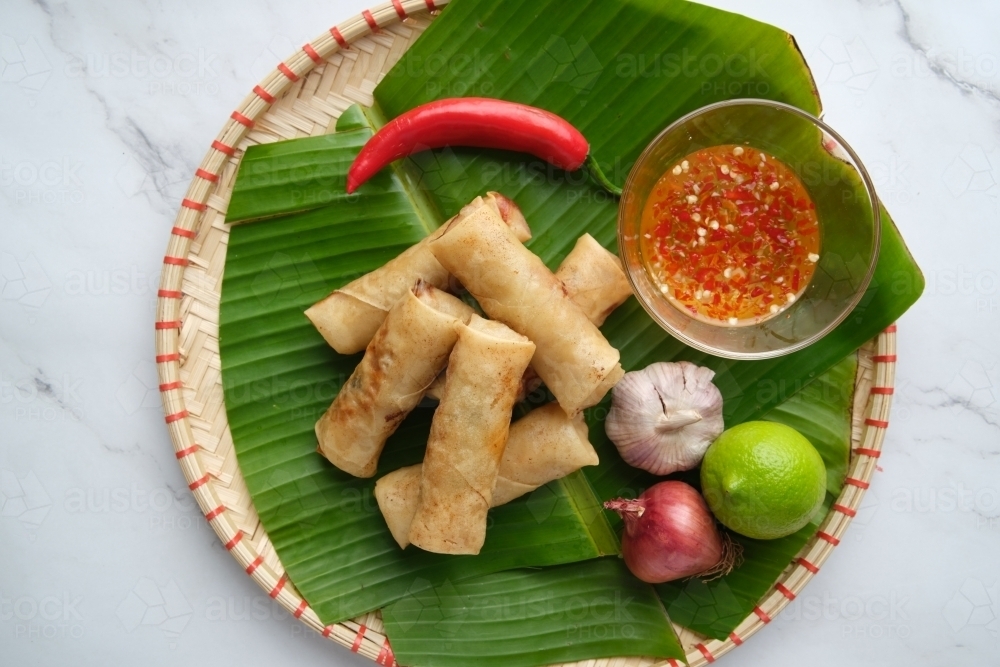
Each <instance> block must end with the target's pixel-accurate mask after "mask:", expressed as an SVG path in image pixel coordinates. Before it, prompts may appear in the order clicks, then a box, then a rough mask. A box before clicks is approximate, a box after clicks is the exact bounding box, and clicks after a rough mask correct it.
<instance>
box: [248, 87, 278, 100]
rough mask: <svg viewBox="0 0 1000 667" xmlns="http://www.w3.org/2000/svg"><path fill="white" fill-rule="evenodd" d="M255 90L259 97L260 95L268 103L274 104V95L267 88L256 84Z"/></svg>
mask: <svg viewBox="0 0 1000 667" xmlns="http://www.w3.org/2000/svg"><path fill="white" fill-rule="evenodd" d="M253 92H254V94H255V95H256V96H257V97H259V98H260V99H262V100H264V101H265V102H267V103H268V104H274V95H272V94H271V93H269V92H267V91H266V90H264V89H263V88H261V87H260V86H254V87H253Z"/></svg>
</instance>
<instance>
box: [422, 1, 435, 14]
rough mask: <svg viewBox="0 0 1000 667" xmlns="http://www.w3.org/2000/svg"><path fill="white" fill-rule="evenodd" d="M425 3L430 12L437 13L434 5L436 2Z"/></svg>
mask: <svg viewBox="0 0 1000 667" xmlns="http://www.w3.org/2000/svg"><path fill="white" fill-rule="evenodd" d="M424 3H425V4H426V5H427V11H429V12H436V11H437V7H436V6H435V5H434V0H424Z"/></svg>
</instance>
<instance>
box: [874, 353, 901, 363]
mask: <svg viewBox="0 0 1000 667" xmlns="http://www.w3.org/2000/svg"><path fill="white" fill-rule="evenodd" d="M872 361H874V362H875V363H876V364H888V363H891V362H894V361H896V355H895V354H876V355H875V356H873V357H872Z"/></svg>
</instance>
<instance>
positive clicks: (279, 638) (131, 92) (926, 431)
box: [0, 0, 1000, 667]
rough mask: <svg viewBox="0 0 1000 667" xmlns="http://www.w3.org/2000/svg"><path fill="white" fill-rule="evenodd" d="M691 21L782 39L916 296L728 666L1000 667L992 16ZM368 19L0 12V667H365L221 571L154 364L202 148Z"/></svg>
mask: <svg viewBox="0 0 1000 667" xmlns="http://www.w3.org/2000/svg"><path fill="white" fill-rule="evenodd" d="M711 4H715V5H718V6H720V7H725V8H727V9H733V10H737V11H741V12H743V13H745V14H748V15H750V16H753V17H755V18H758V19H762V20H764V21H769V22H771V23H774V24H777V25H779V26H782V27H784V28H786V29H788V30H789V31H791V32H792V33H794V35H795V36H796V37H797V39H798V42H799V44H800V45H801V47H802V49H803V51H804V52H805V54H806V56H807V57H808V59H809V61H810V63H811V65H812V67H813V70H814V72H815V74H816V78H817V82H818V84H819V87H820V91H821V93H822V95H823V99H824V101H825V106H826V110H827V111H826V115H827V119H828V120H829V121H830V122H831V123H832V124H833V125H834V126H835V127H837V128H838V129H839V130H840V131H841V132H842V133H843V134H844V135H845V136H846V137H847V138H848V140H849V141H850V142H851V143H852V144H853V145H854V147H855V148H856V149H857V151H858V152H859V153H860V155H861V157H862V158H863V160H864V161H865V163H866V164H867V165H868V167H869V169H870V170H871V171H872V173H873V175H874V178H875V180H876V183H877V185H878V188H879V191H880V193H881V196H882V197H883V198H884V200H885V201H886V203H887V205H888V206H889V208H890V210H891V211H892V212H893V214H894V216H895V217H896V219H897V221H898V223H899V226H900V228H901V230H902V232H903V234H904V236H905V237H906V239H907V240H908V242H909V244H910V247H911V249H912V251H913V253H914V255H915V256H916V257H917V260H918V261H919V263H920V264H921V266H922V267H923V269H924V271H925V273H926V276H927V290H926V293H925V295H924V297H923V298H922V299H921V301H920V302H919V303H918V304H917V305H916V306H915V307H914V308H913V309H912V310H911V311H910V312H909V313H908V314H907V315H906V316H905V317H904V318H903V319H902V320H901V322H900V329H899V345H900V349H899V357H900V363H899V370H898V376H897V386H898V391H897V394H896V406H895V408H894V411H893V415H892V427H891V428H890V430H889V433H888V439H887V442H886V445H885V455H884V456H883V457H882V459H881V465H882V468H883V470H882V471H881V472H880V473H879V474H877V475H876V477H875V481H874V483H873V485H872V489H871V492H870V493H869V495H868V498H867V500H866V502H865V505H864V507H863V509H862V511H861V513H860V514H859V516H858V517H857V519H856V520H855V522H854V525H852V526H851V528H850V530H849V532H848V534H847V537H846V539H845V540H844V543H843V544H842V546H841V547H840V548H839V549H838V550H837V551H836V553H835V555H834V557H833V558H832V559H831V560H830V561H829V563H828V564H827V565H826V566H825V567H824V568H823V570H822V572H821V573H820V574H819V576H818V577H817V578H816V579H815V581H814V582H813V583H812V584H811V585H810V586H809V588H808V589H807V590H806V592H805V593H804V594H803V596H801V597H800V598H799V600H798V601H797V602H796V603H794V604H793V605H792V606H791V607H790V609H789V610H787V611H786V612H785V613H784V614H782V615H781V617H779V619H778V620H777V621H776V622H775V623H774V624H772V625H771V626H770V627H768V628H767V629H766V630H765V631H764V632H762V633H760V634H759V635H758V636H756V637H754V638H753V640H752V641H749V642H748V643H747V644H746V645H745V646H744V647H742V648H740V649H739V650H738V651H737V652H736V653H734V654H733V655H734V656H738V657H727V658H724V662H726V663H730V662H732V663H733V664H736V661H740V663H741V664H746V665H752V664H760V665H763V664H767V665H769V666H771V667H778V666H786V665H787V666H791V665H801V664H804V663H807V664H810V665H813V666H816V667H820V666H824V665H839V664H858V665H910V664H931V665H944V664H961V665H973V664H974V665H986V664H996V657H995V656H996V655H997V651H998V648H1000V645H998V632H1000V560H998V554H1000V475H998V474H997V473H998V467H1000V466H998V463H1000V437H998V436H1000V343H998V341H997V333H998V330H1000V329H998V324H1000V267H998V256H1000V253H998V250H1000V228H998V220H997V217H998V215H997V214H998V195H1000V185H998V183H1000V33H998V31H997V29H996V26H997V25H998V24H1000V5H998V4H997V3H995V2H989V1H986V0H979V1H973V0H957V1H956V0H951V1H945V0H920V1H919V2H917V0H903V1H898V0H897V1H891V0H883V1H879V0H864V1H861V2H852V1H850V0H822V1H816V0H814V1H813V2H809V3H802V2H798V1H796V0H780V1H776V0H743V1H742V2H738V1H737V0H711ZM364 6H365V3H364V0H335V1H333V2H319V1H318V0H291V1H289V2H282V3H278V2H267V1H265V2H258V3H246V2H234V1H233V0H225V1H223V2H214V3H207V2H197V3H196V2H191V1H190V0H186V1H176V2H170V3H164V2H152V1H138V2H129V3H126V2H122V1H119V2H112V1H110V0H104V1H102V0H81V1H79V2H73V3H68V2H55V1H46V0H36V1H35V2H29V1H27V0H4V1H3V3H2V4H0V101H2V104H0V656H2V657H0V663H2V664H4V665H65V664H74V665H109V664H127V663H131V664H135V663H137V662H138V661H139V660H141V661H142V662H143V663H144V664H150V665H179V664H208V663H211V662H218V664H233V663H235V662H236V661H238V660H240V661H248V662H249V663H252V664H257V665H267V664H279V661H280V662H281V663H282V664H289V663H291V664H296V665H303V666H304V665H330V664H336V665H362V664H367V663H365V662H364V661H362V660H361V659H360V658H357V657H356V656H352V655H350V654H349V653H348V652H347V651H345V650H342V649H340V648H337V647H336V646H334V645H332V644H331V643H329V642H327V641H325V640H322V639H320V638H319V637H317V636H316V635H314V634H312V633H311V632H309V631H308V630H306V629H305V628H304V626H302V625H300V624H299V623H298V622H296V621H294V620H292V619H291V618H290V617H289V616H288V615H287V614H285V613H284V612H282V611H281V610H280V609H279V608H278V606H277V605H276V604H274V603H272V602H271V601H270V599H269V598H268V597H267V595H266V594H265V593H264V592H263V591H261V590H260V589H258V588H257V586H256V585H255V584H254V583H253V582H252V581H251V579H250V578H248V577H247V576H246V575H245V574H244V573H243V572H242V571H241V569H240V568H239V567H237V566H236V564H235V563H234V562H233V561H232V560H231V559H230V558H229V556H228V555H227V554H226V552H225V551H224V549H222V547H221V546H220V544H219V543H218V541H217V540H216V538H215V536H214V534H213V533H212V532H211V530H209V528H208V527H207V525H206V523H205V521H204V519H203V518H202V517H201V516H200V514H199V513H198V512H197V510H196V507H195V504H194V502H193V500H192V498H191V496H190V494H189V493H188V491H187V490H186V489H185V484H184V480H183V478H182V476H181V473H180V470H179V469H178V467H177V464H176V462H175V460H174V457H173V454H172V450H171V446H170V442H169V439H168V437H167V432H166V430H165V428H164V426H163V418H162V414H161V411H160V404H159V398H158V396H157V393H156V379H155V373H154V368H153V364H152V359H153V355H154V352H153V335H152V332H153V327H152V321H153V304H154V295H155V290H156V288H155V284H156V281H157V276H158V271H159V268H160V262H161V258H162V257H163V251H164V248H165V245H166V242H167V234H168V230H169V228H170V225H171V221H172V220H173V217H174V212H175V210H176V209H177V206H178V203H179V200H180V197H181V194H182V193H183V191H184V188H185V186H186V184H187V182H188V180H189V179H190V177H191V174H192V172H193V170H194V168H195V166H196V164H197V163H198V161H199V160H200V159H201V157H202V155H203V154H204V151H205V150H206V148H207V145H208V143H209V142H210V141H211V139H212V138H214V136H215V133H216V131H217V130H218V128H219V127H220V126H221V124H222V123H223V121H224V120H225V119H226V117H227V116H228V115H229V113H230V111H231V110H232V109H233V108H234V106H235V105H236V103H237V102H238V101H239V100H240V99H241V98H242V97H243V95H244V94H245V93H246V92H247V91H248V90H249V89H250V88H251V87H252V86H253V85H254V83H256V81H257V80H258V78H259V77H261V76H262V75H263V74H264V73H265V72H266V71H268V70H269V69H270V68H272V67H274V65H275V64H276V63H277V62H278V60H279V59H280V58H283V57H284V56H286V55H288V54H289V53H291V52H292V51H293V50H294V49H295V48H297V47H298V46H299V45H300V44H302V43H303V42H305V41H307V40H308V39H311V38H313V37H314V36H316V35H318V34H319V33H320V32H322V31H323V30H325V29H326V28H328V27H329V26H330V25H333V24H334V23H336V22H337V21H338V20H341V19H343V18H345V17H347V16H349V15H352V14H354V13H356V12H358V11H360V10H361V9H362V8H364ZM157 595H160V596H161V597H162V599H163V604H162V605H161V606H159V607H158V608H157V609H154V610H152V611H151V612H150V614H149V615H147V617H146V619H147V621H146V623H139V620H140V616H139V615H138V614H139V612H137V611H136V609H135V606H134V605H133V603H135V602H136V600H137V598H138V597H139V596H142V597H146V598H147V599H153V598H155V597H156V596H157ZM154 606H155V605H154Z"/></svg>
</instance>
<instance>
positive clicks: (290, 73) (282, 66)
mask: <svg viewBox="0 0 1000 667" xmlns="http://www.w3.org/2000/svg"><path fill="white" fill-rule="evenodd" d="M278 71H279V72H281V73H282V74H284V75H285V76H287V77H288V78H289V79H290V80H291V81H298V80H299V75H298V74H296V73H295V72H293V71H292V68H291V67H289V66H288V65H286V64H285V63H278Z"/></svg>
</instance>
